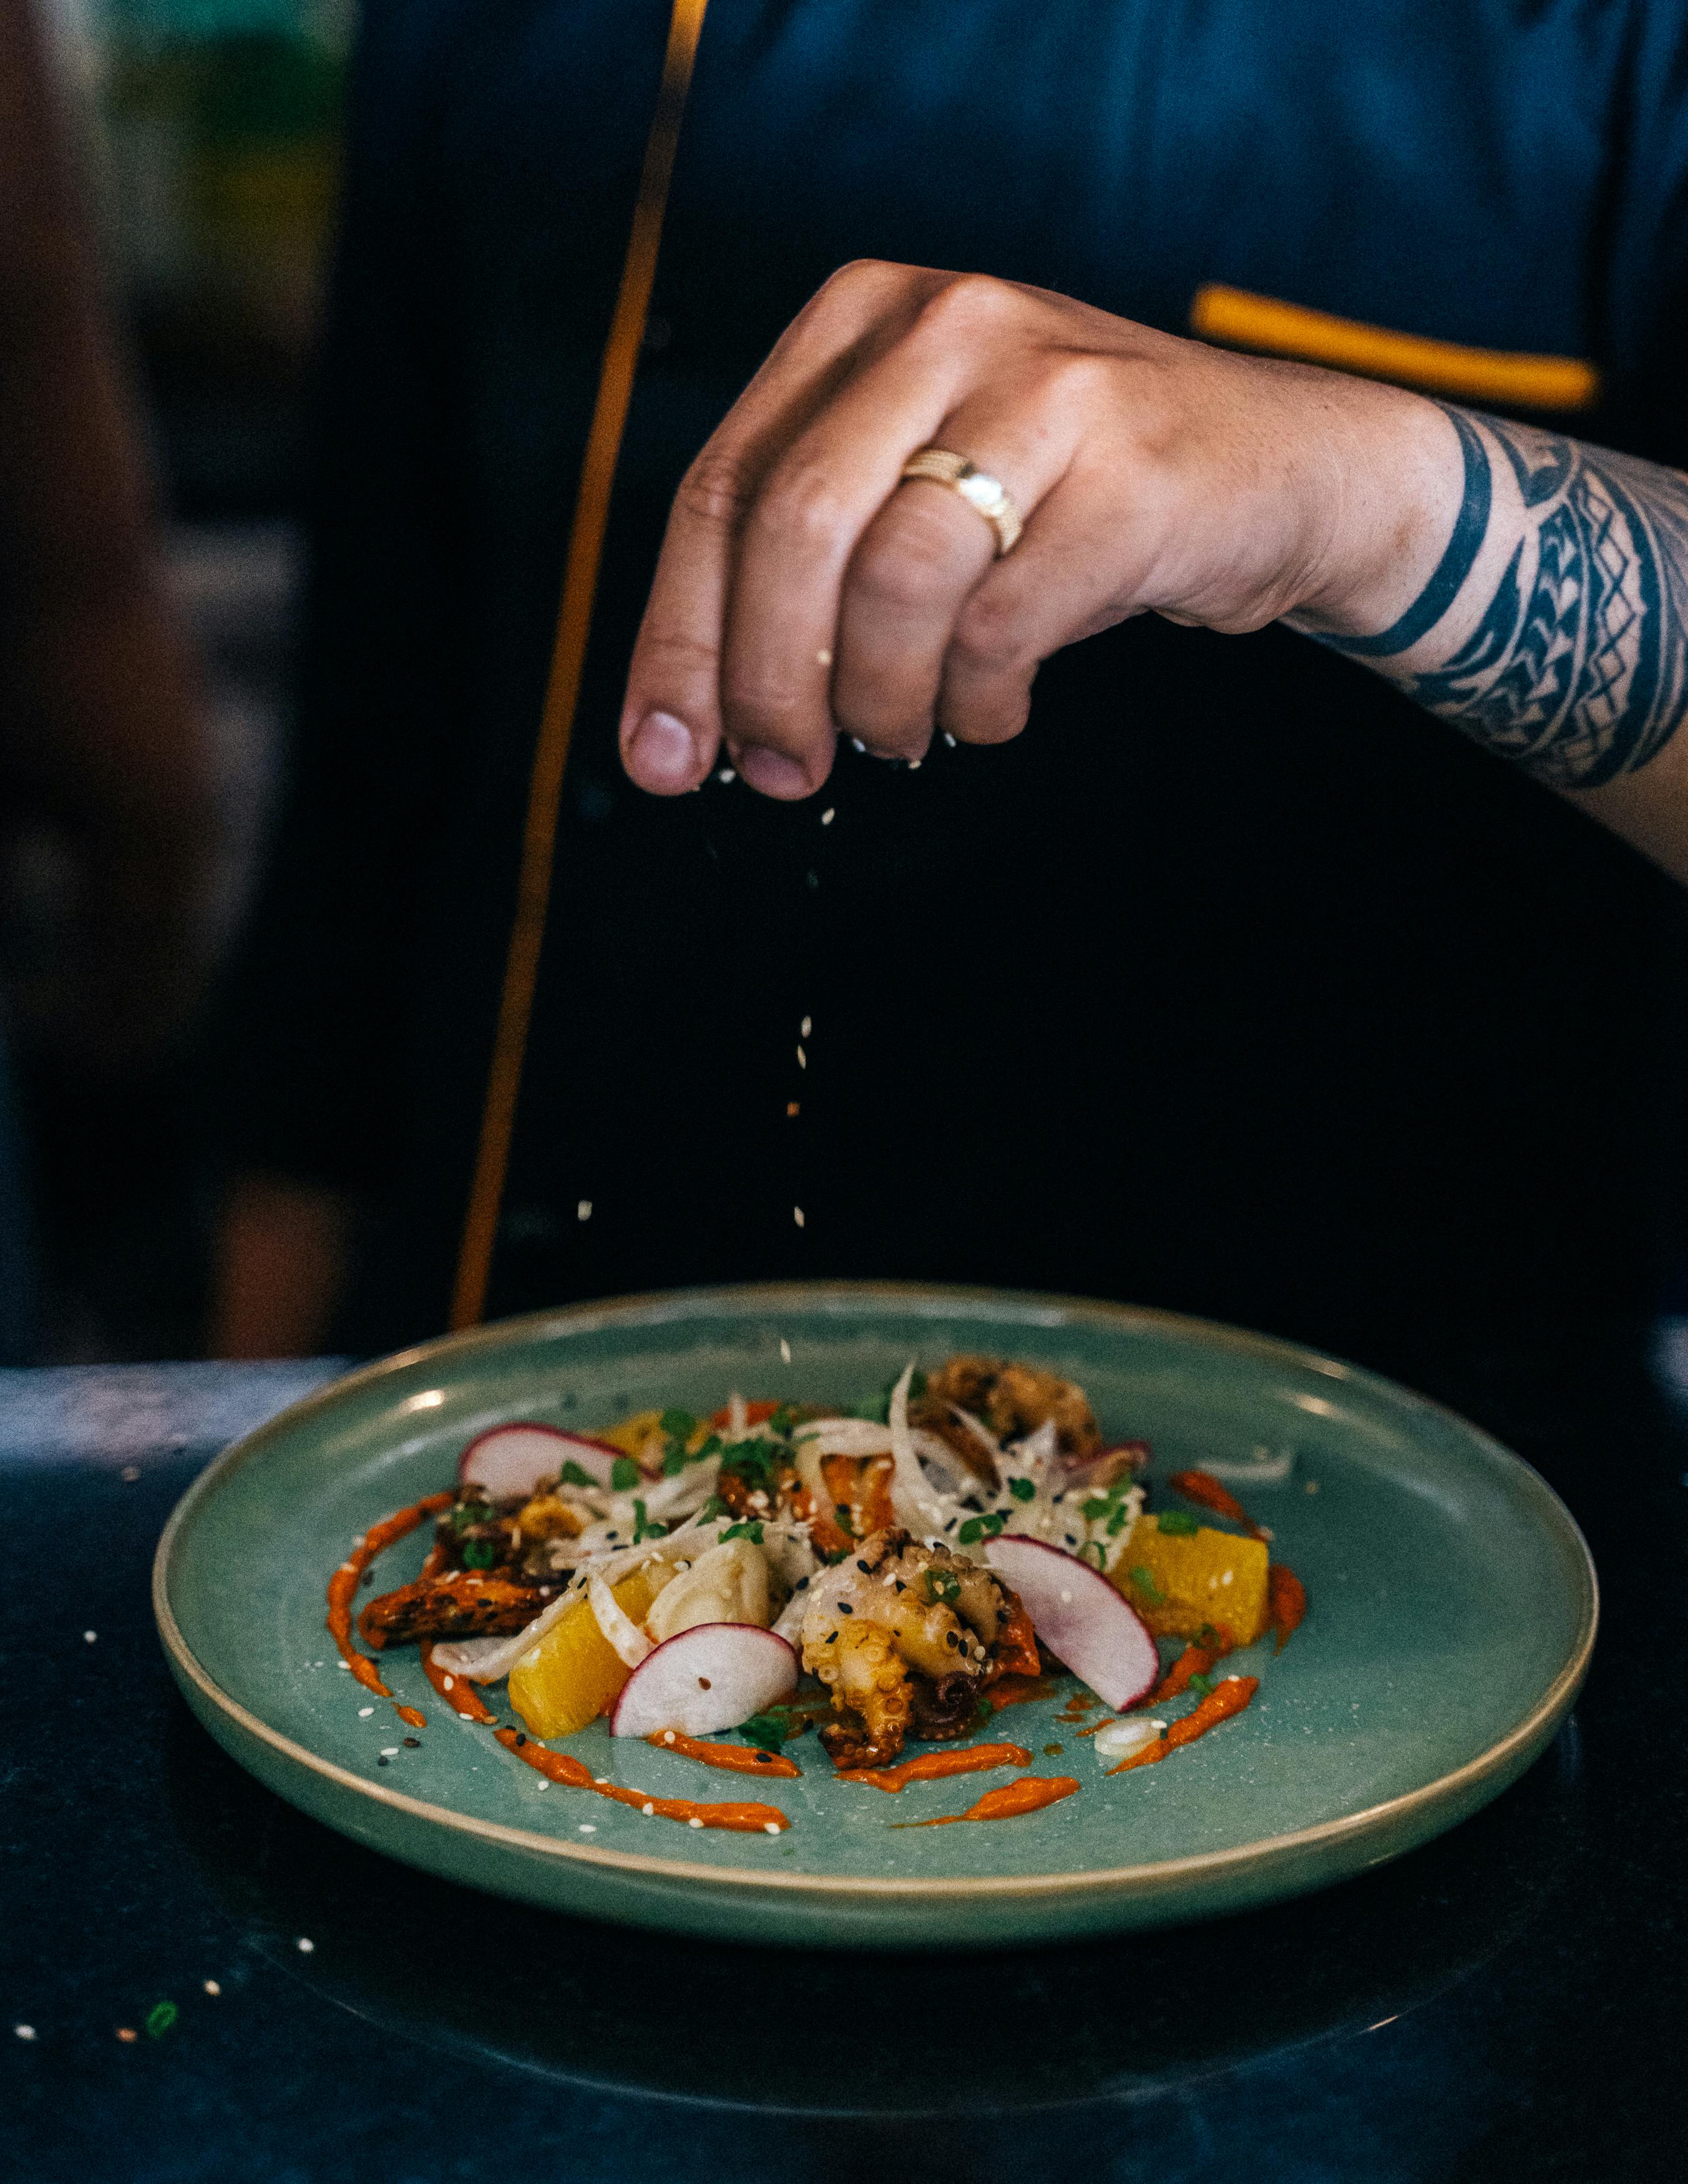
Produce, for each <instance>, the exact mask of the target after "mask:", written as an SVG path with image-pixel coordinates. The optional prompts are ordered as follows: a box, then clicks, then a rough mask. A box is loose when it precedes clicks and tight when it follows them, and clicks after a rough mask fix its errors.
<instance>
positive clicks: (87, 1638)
mask: <svg viewBox="0 0 1688 2184" xmlns="http://www.w3.org/2000/svg"><path fill="white" fill-rule="evenodd" d="M98 1635H99V1633H98V1632H97V1630H85V1631H84V1632H83V1633H82V1643H83V1644H84V1645H85V1646H92V1644H93V1642H94V1640H95V1639H96V1638H97V1636H98Z"/></svg>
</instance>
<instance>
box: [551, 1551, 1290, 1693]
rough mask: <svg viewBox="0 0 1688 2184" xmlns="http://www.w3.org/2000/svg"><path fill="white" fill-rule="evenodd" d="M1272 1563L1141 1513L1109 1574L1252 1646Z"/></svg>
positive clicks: (1153, 1601) (1170, 1621) (1176, 1633)
mask: <svg viewBox="0 0 1688 2184" xmlns="http://www.w3.org/2000/svg"><path fill="white" fill-rule="evenodd" d="M1266 1570H1267V1552H1266V1543H1265V1541H1262V1540H1245V1539H1241V1538H1239V1537H1238V1535H1236V1534H1235V1533H1234V1532H1221V1531H1217V1530H1215V1529H1212V1527H1211V1526H1209V1525H1206V1524H1201V1525H1198V1526H1197V1528H1196V1529H1195V1531H1193V1532H1184V1531H1175V1532H1163V1531H1162V1529H1161V1524H1160V1519H1159V1518H1156V1517H1139V1518H1138V1520H1137V1523H1136V1524H1135V1525H1134V1527H1133V1528H1132V1533H1131V1538H1130V1540H1129V1541H1128V1544H1127V1546H1126V1550H1125V1552H1124V1554H1123V1556H1122V1557H1120V1562H1119V1567H1118V1568H1117V1569H1115V1570H1112V1571H1111V1572H1110V1573H1109V1574H1110V1575H1111V1577H1112V1579H1113V1581H1114V1583H1115V1584H1116V1585H1117V1586H1118V1587H1119V1589H1120V1591H1122V1592H1123V1594H1124V1595H1125V1596H1126V1598H1127V1599H1128V1601H1129V1602H1131V1604H1132V1606H1133V1607H1134V1608H1135V1609H1136V1610H1137V1612H1138V1613H1139V1615H1140V1616H1141V1617H1142V1618H1143V1620H1144V1621H1145V1623H1146V1624H1148V1626H1149V1628H1150V1630H1152V1631H1153V1632H1154V1634H1155V1635H1156V1637H1157V1638H1195V1637H1197V1636H1199V1635H1201V1628H1202V1626H1203V1624H1214V1625H1215V1626H1216V1627H1217V1625H1218V1624H1224V1626H1225V1628H1226V1630H1228V1631H1229V1633H1230V1634H1231V1640H1232V1643H1233V1644H1234V1645H1237V1646H1252V1645H1253V1643H1254V1641H1255V1640H1256V1638H1258V1637H1259V1636H1260V1635H1261V1633H1262V1631H1263V1630H1265V1628H1266ZM511 1683H512V1685H514V1683H515V1678H514V1677H512V1678H511Z"/></svg>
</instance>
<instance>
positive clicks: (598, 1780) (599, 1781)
mask: <svg viewBox="0 0 1688 2184" xmlns="http://www.w3.org/2000/svg"><path fill="white" fill-rule="evenodd" d="M592 1780H593V1783H594V1785H595V1786H597V1787H598V1788H599V1789H600V1790H602V1789H604V1787H605V1786H607V1784H608V1782H609V1780H610V1777H609V1776H608V1775H593V1778H592Z"/></svg>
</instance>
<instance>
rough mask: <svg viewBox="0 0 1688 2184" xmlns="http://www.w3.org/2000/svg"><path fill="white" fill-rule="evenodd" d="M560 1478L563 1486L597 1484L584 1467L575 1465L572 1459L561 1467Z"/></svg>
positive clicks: (578, 1464)
mask: <svg viewBox="0 0 1688 2184" xmlns="http://www.w3.org/2000/svg"><path fill="white" fill-rule="evenodd" d="M562 1478H563V1484H564V1485H565V1486H595V1485H597V1484H598V1481H597V1480H596V1479H594V1478H593V1475H592V1474H591V1473H590V1472H589V1471H588V1469H587V1468H586V1466H585V1465H584V1464H583V1463H576V1462H575V1460H574V1458H573V1457H570V1458H569V1460H568V1462H567V1463H565V1465H564V1466H563V1472H562Z"/></svg>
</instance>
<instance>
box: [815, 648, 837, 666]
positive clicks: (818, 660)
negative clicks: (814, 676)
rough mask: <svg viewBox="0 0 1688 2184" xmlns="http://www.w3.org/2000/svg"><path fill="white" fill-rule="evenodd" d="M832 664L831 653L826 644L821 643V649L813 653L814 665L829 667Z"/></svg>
mask: <svg viewBox="0 0 1688 2184" xmlns="http://www.w3.org/2000/svg"><path fill="white" fill-rule="evenodd" d="M832 664H833V655H832V654H831V652H830V651H829V650H828V649H827V646H825V645H824V644H823V645H822V647H821V649H820V650H819V651H818V652H817V653H816V655H815V665H816V666H817V667H830V666H832Z"/></svg>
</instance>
